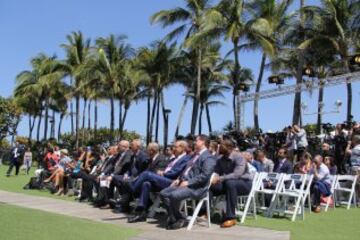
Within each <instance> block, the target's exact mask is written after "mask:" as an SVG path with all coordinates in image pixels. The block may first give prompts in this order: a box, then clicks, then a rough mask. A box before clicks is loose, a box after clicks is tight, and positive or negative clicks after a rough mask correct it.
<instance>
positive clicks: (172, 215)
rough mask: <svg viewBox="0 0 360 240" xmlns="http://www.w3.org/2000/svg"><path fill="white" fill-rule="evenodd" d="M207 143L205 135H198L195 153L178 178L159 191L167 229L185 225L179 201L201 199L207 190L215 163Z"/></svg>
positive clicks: (207, 139)
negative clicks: (166, 217) (165, 210)
mask: <svg viewBox="0 0 360 240" xmlns="http://www.w3.org/2000/svg"><path fill="white" fill-rule="evenodd" d="M208 145H209V138H208V137H207V136H205V135H200V136H198V137H197V138H196V143H195V151H196V154H195V155H194V157H193V158H192V159H191V160H190V161H189V162H188V164H187V166H186V167H185V170H184V172H183V173H182V175H181V176H180V178H178V179H177V180H176V181H174V182H173V183H172V184H171V186H170V187H168V188H165V189H164V190H162V191H161V193H160V195H161V197H162V199H163V202H164V203H165V205H166V206H167V211H168V215H169V217H168V221H167V223H168V225H167V229H179V228H182V227H184V226H185V223H186V221H185V218H184V216H183V215H182V214H181V213H180V204H181V201H183V200H185V199H188V198H192V199H201V198H202V197H204V196H205V194H206V192H207V191H208V188H207V186H208V184H209V181H210V177H211V174H212V173H213V172H214V167H215V164H216V159H215V158H214V157H213V156H212V155H211V154H210V152H209V151H208V149H207V147H208Z"/></svg>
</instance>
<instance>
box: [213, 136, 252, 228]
mask: <svg viewBox="0 0 360 240" xmlns="http://www.w3.org/2000/svg"><path fill="white" fill-rule="evenodd" d="M234 149H235V144H234V143H233V142H232V141H231V140H228V139H226V140H223V141H222V142H221V143H220V148H219V154H220V155H221V157H220V158H219V159H218V160H217V163H216V166H215V173H216V174H217V175H216V176H215V177H214V179H213V181H212V186H211V188H210V191H211V193H212V194H214V195H222V194H225V196H226V213H225V217H224V222H223V223H222V224H221V227H222V228H228V227H232V226H235V225H236V215H235V209H236V202H237V197H238V196H240V195H247V194H249V192H250V190H251V185H252V178H251V176H250V174H249V173H248V172H247V162H246V160H245V159H244V158H243V157H242V156H241V154H240V153H239V152H236V151H234Z"/></svg>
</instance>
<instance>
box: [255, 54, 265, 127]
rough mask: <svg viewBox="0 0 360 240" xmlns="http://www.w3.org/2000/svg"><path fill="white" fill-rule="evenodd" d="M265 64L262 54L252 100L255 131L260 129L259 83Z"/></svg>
mask: <svg viewBox="0 0 360 240" xmlns="http://www.w3.org/2000/svg"><path fill="white" fill-rule="evenodd" d="M265 62H266V54H265V53H263V55H262V58H261V65H260V72H259V76H258V80H257V83H256V90H255V94H256V95H255V100H254V127H255V130H256V131H258V130H259V128H260V125H259V92H260V88H261V82H262V78H263V74H264V69H265Z"/></svg>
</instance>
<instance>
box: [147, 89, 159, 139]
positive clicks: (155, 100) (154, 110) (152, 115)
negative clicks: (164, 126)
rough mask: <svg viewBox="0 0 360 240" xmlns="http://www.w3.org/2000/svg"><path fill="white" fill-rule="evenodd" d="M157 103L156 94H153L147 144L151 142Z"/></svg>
mask: <svg viewBox="0 0 360 240" xmlns="http://www.w3.org/2000/svg"><path fill="white" fill-rule="evenodd" d="M157 101H158V100H157V96H156V94H154V100H153V107H152V112H151V121H150V131H149V135H150V137H149V140H150V141H149V142H151V141H152V135H153V130H154V120H155V113H156V106H157Z"/></svg>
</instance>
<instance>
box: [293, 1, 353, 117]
mask: <svg viewBox="0 0 360 240" xmlns="http://www.w3.org/2000/svg"><path fill="white" fill-rule="evenodd" d="M304 12H305V13H306V17H308V18H309V22H311V26H312V27H311V28H312V30H314V31H315V32H316V35H315V36H314V37H313V38H310V39H308V40H306V41H304V42H303V43H302V44H301V45H300V46H299V48H301V49H306V48H307V47H308V46H309V45H310V44H311V43H312V42H314V41H322V42H325V41H327V42H329V43H331V44H332V46H333V47H334V48H335V49H336V51H337V54H338V56H339V57H340V59H341V61H342V64H343V72H344V73H350V64H349V56H350V55H351V50H352V48H353V47H354V46H355V41H357V39H358V37H359V29H360V27H359V26H360V25H359V19H360V2H359V1H356V0H322V1H321V6H308V7H305V9H304ZM346 87H347V114H346V116H347V121H351V118H352V86H351V83H347V84H346Z"/></svg>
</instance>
